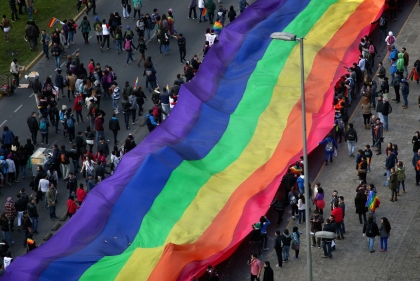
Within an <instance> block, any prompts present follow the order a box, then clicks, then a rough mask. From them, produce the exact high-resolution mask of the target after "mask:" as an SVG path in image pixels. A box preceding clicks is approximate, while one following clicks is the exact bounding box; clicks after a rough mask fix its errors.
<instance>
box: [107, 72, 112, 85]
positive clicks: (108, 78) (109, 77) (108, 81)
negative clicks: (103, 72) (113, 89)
mask: <svg viewBox="0 0 420 281" xmlns="http://www.w3.org/2000/svg"><path fill="white" fill-rule="evenodd" d="M106 82H107V83H112V79H111V75H110V74H108V76H107V77H106Z"/></svg>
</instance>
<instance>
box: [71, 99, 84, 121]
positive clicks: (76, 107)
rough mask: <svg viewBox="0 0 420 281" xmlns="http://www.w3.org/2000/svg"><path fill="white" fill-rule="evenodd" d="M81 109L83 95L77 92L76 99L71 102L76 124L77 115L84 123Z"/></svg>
mask: <svg viewBox="0 0 420 281" xmlns="http://www.w3.org/2000/svg"><path fill="white" fill-rule="evenodd" d="M82 109H83V97H82V95H81V94H77V95H76V99H75V100H74V104H73V110H74V111H76V119H77V124H79V117H80V120H82V123H84V122H83V115H82Z"/></svg>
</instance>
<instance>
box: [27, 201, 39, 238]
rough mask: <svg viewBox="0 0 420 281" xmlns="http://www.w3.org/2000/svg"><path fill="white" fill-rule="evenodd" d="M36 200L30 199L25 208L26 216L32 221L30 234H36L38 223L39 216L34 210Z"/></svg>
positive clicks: (35, 209)
mask: <svg viewBox="0 0 420 281" xmlns="http://www.w3.org/2000/svg"><path fill="white" fill-rule="evenodd" d="M35 203H36V199H35V198H32V199H31V202H29V203H28V205H27V206H26V208H27V211H28V216H29V218H30V219H31V221H32V232H33V233H35V234H38V222H39V214H38V210H37V208H36V204H35Z"/></svg>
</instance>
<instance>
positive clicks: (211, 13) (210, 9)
mask: <svg viewBox="0 0 420 281" xmlns="http://www.w3.org/2000/svg"><path fill="white" fill-rule="evenodd" d="M204 7H205V8H206V9H207V14H208V16H209V21H210V24H213V20H214V11H215V10H216V4H215V3H214V2H213V0H206V3H205V4H204Z"/></svg>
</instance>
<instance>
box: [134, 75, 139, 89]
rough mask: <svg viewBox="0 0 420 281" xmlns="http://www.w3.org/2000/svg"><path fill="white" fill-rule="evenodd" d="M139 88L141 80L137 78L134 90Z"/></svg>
mask: <svg viewBox="0 0 420 281" xmlns="http://www.w3.org/2000/svg"><path fill="white" fill-rule="evenodd" d="M138 87H139V78H138V77H137V79H136V81H134V89H137V88H138Z"/></svg>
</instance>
